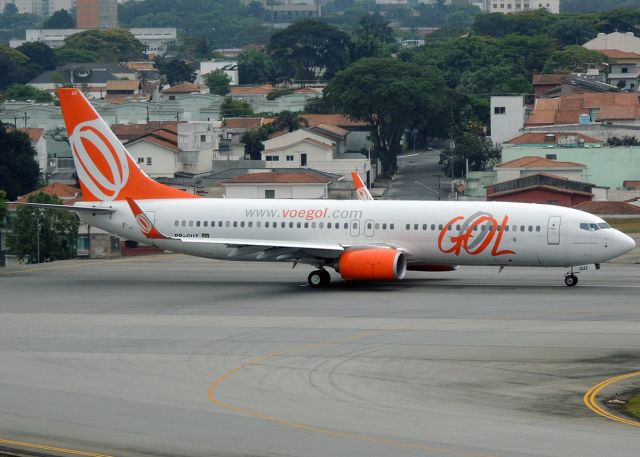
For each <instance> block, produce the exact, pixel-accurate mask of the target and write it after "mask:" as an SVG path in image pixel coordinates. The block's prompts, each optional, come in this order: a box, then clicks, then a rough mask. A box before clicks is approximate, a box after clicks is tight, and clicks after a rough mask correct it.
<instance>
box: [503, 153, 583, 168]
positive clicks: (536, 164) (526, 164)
mask: <svg viewBox="0 0 640 457" xmlns="http://www.w3.org/2000/svg"><path fill="white" fill-rule="evenodd" d="M496 168H539V169H545V168H586V165H584V164H582V163H576V162H561V161H559V160H551V159H545V158H544V157H537V156H526V157H520V158H519V159H515V160H510V161H508V162H503V163H500V164H498V165H496Z"/></svg>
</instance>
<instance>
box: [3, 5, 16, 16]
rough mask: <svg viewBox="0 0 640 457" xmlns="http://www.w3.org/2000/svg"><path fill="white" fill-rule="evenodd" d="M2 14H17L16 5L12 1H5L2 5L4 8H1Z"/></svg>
mask: <svg viewBox="0 0 640 457" xmlns="http://www.w3.org/2000/svg"><path fill="white" fill-rule="evenodd" d="M2 14H5V15H7V16H17V15H18V7H17V6H16V5H15V4H14V3H7V4H6V5H4V9H3V10H2Z"/></svg>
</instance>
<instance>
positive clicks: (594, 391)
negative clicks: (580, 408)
mask: <svg viewBox="0 0 640 457" xmlns="http://www.w3.org/2000/svg"><path fill="white" fill-rule="evenodd" d="M637 376H640V371H634V372H633V373H627V374H623V375H620V376H615V377H613V378H609V379H605V380H604V381H602V382H600V383H598V384H596V385H595V386H593V387H592V388H591V389H589V390H588V391H587V393H586V394H584V397H583V401H584V404H585V405H586V406H587V408H589V409H590V410H591V411H593V412H594V413H596V414H598V415H599V416H602V417H606V418H607V419H611V420H613V421H616V422H620V423H621V424H626V425H631V426H633V427H640V421H637V420H633V419H629V418H626V417H622V416H617V415H615V414H613V413H611V412H609V411H607V410H606V409H604V408H603V407H602V406H600V405H599V404H598V394H599V393H600V392H601V391H602V390H603V389H605V388H606V387H609V386H611V385H613V384H615V383H617V382H620V381H624V380H626V379H630V378H635V377H637Z"/></svg>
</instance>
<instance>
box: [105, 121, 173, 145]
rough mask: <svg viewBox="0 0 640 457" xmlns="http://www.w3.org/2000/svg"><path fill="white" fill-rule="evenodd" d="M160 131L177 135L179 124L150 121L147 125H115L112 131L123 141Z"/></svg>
mask: <svg viewBox="0 0 640 457" xmlns="http://www.w3.org/2000/svg"><path fill="white" fill-rule="evenodd" d="M159 129H164V130H168V131H171V132H174V133H177V131H178V130H177V129H178V123H177V122H175V121H150V122H148V123H146V124H113V125H112V126H111V130H112V131H113V133H114V134H115V135H116V136H117V137H118V138H119V139H120V140H123V141H127V140H131V139H133V138H139V137H141V136H143V135H145V134H147V133H150V132H154V131H156V130H159Z"/></svg>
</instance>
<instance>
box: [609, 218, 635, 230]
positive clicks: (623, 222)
mask: <svg viewBox="0 0 640 457" xmlns="http://www.w3.org/2000/svg"><path fill="white" fill-rule="evenodd" d="M607 222H608V223H609V224H611V226H612V227H613V228H617V229H618V230H620V231H621V232H624V233H640V218H637V219H636V218H633V219H608V220H607Z"/></svg>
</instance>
